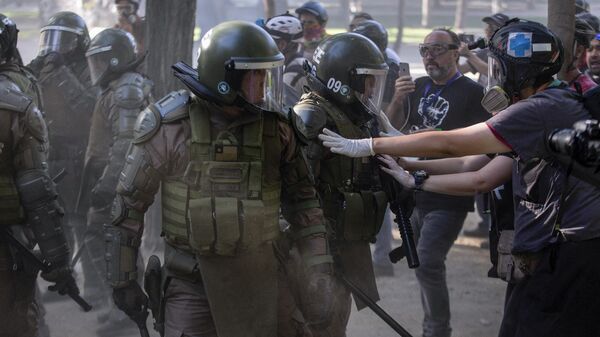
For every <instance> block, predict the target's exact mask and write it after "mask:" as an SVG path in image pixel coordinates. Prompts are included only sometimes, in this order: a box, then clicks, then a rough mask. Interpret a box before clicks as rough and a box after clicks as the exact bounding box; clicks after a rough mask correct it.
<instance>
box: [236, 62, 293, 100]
mask: <svg viewBox="0 0 600 337" xmlns="http://www.w3.org/2000/svg"><path fill="white" fill-rule="evenodd" d="M233 66H234V69H239V70H246V73H245V74H244V75H243V77H242V81H241V84H240V90H239V94H240V95H241V96H242V97H244V99H245V100H246V101H248V103H251V104H253V105H255V106H257V107H259V108H261V109H264V110H269V111H281V109H282V106H283V105H282V103H283V60H278V61H267V62H245V61H243V60H241V61H240V60H233Z"/></svg>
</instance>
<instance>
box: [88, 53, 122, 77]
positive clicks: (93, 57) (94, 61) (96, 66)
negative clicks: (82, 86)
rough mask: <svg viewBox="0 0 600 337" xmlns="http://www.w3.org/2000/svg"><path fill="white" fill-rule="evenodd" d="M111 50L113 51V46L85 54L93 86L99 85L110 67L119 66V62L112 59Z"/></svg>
mask: <svg viewBox="0 0 600 337" xmlns="http://www.w3.org/2000/svg"><path fill="white" fill-rule="evenodd" d="M110 50H112V46H104V47H97V48H92V49H90V50H88V51H87V53H85V56H86V57H87V62H88V66H89V68H90V77H91V80H92V84H93V85H96V84H98V82H99V81H100V79H101V78H102V76H103V75H104V74H105V73H106V72H107V71H108V67H109V66H110V65H113V67H116V66H118V60H117V59H116V58H112V59H111V53H108V51H110Z"/></svg>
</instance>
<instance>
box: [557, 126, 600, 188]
mask: <svg viewBox="0 0 600 337" xmlns="http://www.w3.org/2000/svg"><path fill="white" fill-rule="evenodd" d="M548 146H549V148H550V151H551V152H552V153H553V158H554V159H555V160H556V161H557V162H559V163H562V164H564V165H566V166H567V167H569V168H570V169H571V173H572V174H573V175H574V176H575V177H577V178H579V179H581V180H583V181H585V182H587V183H589V184H592V185H594V186H596V187H600V174H599V173H600V156H599V154H600V125H599V124H598V121H597V120H595V119H590V120H583V121H579V122H576V123H575V124H574V125H573V129H563V130H555V131H554V132H552V133H551V134H550V137H549V138H548Z"/></svg>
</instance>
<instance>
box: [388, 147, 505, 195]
mask: <svg viewBox="0 0 600 337" xmlns="http://www.w3.org/2000/svg"><path fill="white" fill-rule="evenodd" d="M381 161H382V162H383V163H384V164H386V165H387V167H389V168H386V167H382V169H383V170H384V171H385V172H387V173H389V174H390V175H392V176H393V177H394V178H395V179H396V180H398V182H400V183H401V184H402V185H403V186H405V187H408V188H414V186H415V182H414V178H413V177H412V175H410V174H408V172H406V171H405V170H404V169H403V168H402V167H400V166H398V165H397V164H395V162H394V161H393V160H392V159H391V157H389V156H385V157H383V158H382V159H381ZM512 162H513V159H511V158H509V157H504V156H498V157H496V158H494V159H493V160H492V161H490V162H489V163H488V164H487V165H485V166H483V167H482V168H481V169H479V170H477V171H472V172H462V173H456V174H443V175H433V176H430V177H429V179H427V180H425V183H424V184H423V186H422V188H423V190H425V191H429V192H436V193H442V194H449V195H459V196H468V195H475V194H478V193H484V192H489V191H491V190H492V189H494V188H496V187H497V186H500V185H502V184H504V183H506V182H508V181H509V180H510V177H511V171H512Z"/></svg>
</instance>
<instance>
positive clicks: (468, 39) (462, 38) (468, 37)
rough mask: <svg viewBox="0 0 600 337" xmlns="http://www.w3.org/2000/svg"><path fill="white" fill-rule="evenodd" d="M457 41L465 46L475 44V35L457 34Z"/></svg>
mask: <svg viewBox="0 0 600 337" xmlns="http://www.w3.org/2000/svg"><path fill="white" fill-rule="evenodd" d="M458 39H459V40H460V42H464V43H466V44H471V43H473V42H475V35H473V34H464V33H461V34H458Z"/></svg>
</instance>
